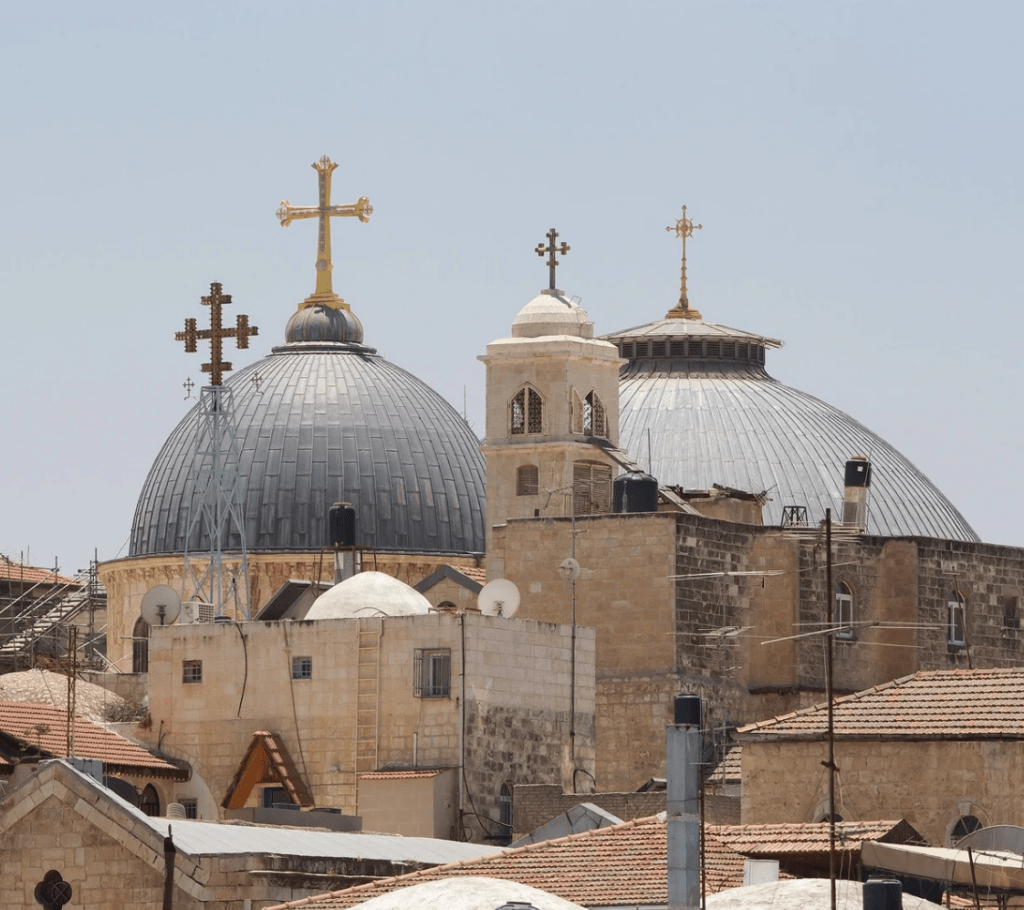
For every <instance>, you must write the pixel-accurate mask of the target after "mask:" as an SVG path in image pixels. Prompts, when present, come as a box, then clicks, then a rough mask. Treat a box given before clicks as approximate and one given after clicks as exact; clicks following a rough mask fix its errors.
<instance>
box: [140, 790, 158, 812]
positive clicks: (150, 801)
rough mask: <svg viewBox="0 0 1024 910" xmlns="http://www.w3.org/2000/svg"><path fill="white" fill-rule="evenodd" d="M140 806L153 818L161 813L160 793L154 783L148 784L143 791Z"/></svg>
mask: <svg viewBox="0 0 1024 910" xmlns="http://www.w3.org/2000/svg"><path fill="white" fill-rule="evenodd" d="M139 808H140V809H141V810H142V811H143V812H145V813H146V815H148V816H150V817H151V818H155V817H156V816H158V815H159V814H160V794H159V793H157V792H156V787H154V786H153V785H152V784H146V788H145V789H144V790H143V791H142V800H141V801H140V802H139Z"/></svg>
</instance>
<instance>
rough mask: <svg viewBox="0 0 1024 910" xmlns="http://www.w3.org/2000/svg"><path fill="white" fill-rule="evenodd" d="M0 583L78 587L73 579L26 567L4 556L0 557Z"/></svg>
mask: <svg viewBox="0 0 1024 910" xmlns="http://www.w3.org/2000/svg"><path fill="white" fill-rule="evenodd" d="M0 581H14V582H24V583H25V584H28V585H34V584H37V583H38V582H42V583H43V584H47V585H75V586H76V587H79V586H80V585H79V583H78V582H76V581H75V580H74V579H73V578H68V577H67V576H66V575H60V574H59V573H55V572H54V570H53V569H39V568H36V567H35V566H26V565H24V564H23V563H20V562H15V561H14V560H13V559H9V558H8V557H6V556H0Z"/></svg>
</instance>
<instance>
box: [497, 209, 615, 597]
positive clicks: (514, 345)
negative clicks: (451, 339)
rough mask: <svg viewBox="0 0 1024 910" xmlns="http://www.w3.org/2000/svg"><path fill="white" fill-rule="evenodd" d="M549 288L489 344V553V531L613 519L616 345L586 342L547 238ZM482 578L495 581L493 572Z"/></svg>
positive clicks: (584, 321) (585, 327)
mask: <svg viewBox="0 0 1024 910" xmlns="http://www.w3.org/2000/svg"><path fill="white" fill-rule="evenodd" d="M547 236H548V240H549V245H548V246H544V245H543V244H540V245H538V247H537V249H536V252H537V253H538V255H541V256H544V255H547V256H548V260H547V265H548V273H549V287H547V288H545V289H544V290H543V291H541V292H540V294H539V295H538V296H537V297H535V298H534V299H533V300H531V301H530V302H529V303H528V304H527V305H526V306H525V307H523V309H522V310H520V311H519V314H518V315H517V316H516V318H515V319H514V320H513V322H512V335H511V337H510V338H502V339H499V340H497V341H493V342H491V343H490V344H489V345H487V353H486V354H484V355H483V356H481V357H480V358H479V359H480V360H481V361H482V362H483V363H484V364H486V367H487V420H486V435H485V437H484V441H483V444H482V445H481V447H480V451H481V452H482V453H483V456H484V459H485V460H486V462H487V552H488V556H490V553H491V549H492V547H491V539H492V529H493V528H494V527H495V526H496V525H500V524H503V523H504V522H505V521H506V520H507V519H509V518H533V517H565V516H570V515H573V514H575V515H576V516H577V517H579V516H582V515H593V514H599V513H602V512H610V511H611V496H612V478H613V477H614V476H615V475H616V474H617V473H618V468H617V466H616V463H615V462H614V461H613V460H612V459H611V458H610V457H609V456H608V455H607V454H606V449H607V447H608V446H609V445H611V446H616V445H617V444H618V436H619V366H620V364H621V363H622V360H621V359H620V357H619V352H618V349H617V348H616V347H615V345H613V344H610V343H609V342H607V341H601V340H599V339H595V338H594V324H593V323H592V322H591V321H590V317H589V316H587V314H586V312H585V311H584V310H583V308H582V307H580V306H579V305H578V304H576V303H574V302H573V301H572V300H570V299H568V298H567V297H566V295H565V293H564V291H561V290H559V289H558V288H556V287H555V268H556V266H557V265H558V260H556V258H555V254H556V253H560V254H562V255H565V254H566V253H568V252H569V246H568V244H565V243H562V244H561V245H560V246H558V247H556V246H555V240H556V238H557V237H558V232H557V231H555V229H554V228H552V229H551V230H550V231H549V232H548V235H547ZM488 572H489V574H490V575H491V576H493V577H498V575H500V572H501V567H500V566H492V565H491V562H490V559H488Z"/></svg>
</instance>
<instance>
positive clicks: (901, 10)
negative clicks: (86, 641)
mask: <svg viewBox="0 0 1024 910" xmlns="http://www.w3.org/2000/svg"><path fill="white" fill-rule="evenodd" d="M1022 33H1024V5H1022V4H1015V3H1010V2H1005V3H991V2H989V3H986V2H972V3H967V2H962V3H950V2H943V0H920V2H917V0H914V2H892V0H886V2H872V0H862V2H842V3H840V2H817V3H812V2H808V0H802V2H788V0H778V2H771V3H769V2H741V0H718V2H690V0H673V2H642V0H635V2H630V3H624V2H620V3H609V2H602V0H581V2H574V0H561V2H559V0H549V2H546V3H534V2H505V3H497V2H491V3H485V2H466V3H463V2H444V0H438V2H435V3H431V4H425V3H417V2H387V0H382V2H377V3H365V2H362V3H348V2H334V3H316V4H313V3H303V2H290V3H287V4H284V3H279V4H270V3H257V2H253V3H241V2H235V3H232V2H221V3H193V2H175V3H173V4H139V3H124V4H121V3H105V2H97V3H94V4H73V3H39V4H28V3H21V4H18V5H17V6H16V5H14V4H9V5H8V6H7V8H6V10H5V22H4V29H3V30H2V32H0V84H2V85H3V95H2V97H3V106H2V108H0V115H2V118H3V129H2V130H0V137H2V138H0V181H2V182H3V187H4V193H3V195H4V197H5V199H6V203H5V209H6V211H5V217H4V218H3V219H2V220H0V299H2V312H3V314H4V342H5V343H4V346H3V355H2V357H0V378H2V380H3V389H4V393H5V407H4V412H5V415H6V421H5V424H6V426H7V432H6V444H5V445H4V446H3V448H2V450H0V451H2V454H0V477H2V483H3V487H2V490H3V495H2V500H0V502H2V505H0V553H3V554H6V555H8V556H13V557H15V558H25V559H27V560H28V561H30V562H31V563H32V564H35V565H44V566H47V565H48V566H52V565H54V564H58V565H60V566H61V568H62V569H63V570H64V571H74V570H76V569H80V568H84V567H85V566H86V565H87V563H88V561H89V559H90V558H92V557H93V554H94V553H96V554H98V556H99V559H100V560H107V559H112V558H114V557H115V556H116V555H118V553H121V554H122V555H124V554H125V553H126V552H127V549H126V548H125V549H123V550H122V547H123V546H124V544H125V542H126V540H127V537H128V534H129V531H130V528H131V522H132V517H133V515H134V511H135V503H136V499H137V496H138V494H139V491H140V490H141V488H142V484H143V481H144V479H145V476H146V474H147V472H148V470H149V468H150V466H151V464H152V462H153V459H154V458H155V457H156V455H157V453H158V451H159V449H160V447H161V445H162V444H163V441H164V440H165V439H166V437H167V435H168V434H169V433H170V431H171V430H172V429H173V427H174V426H175V425H176V424H177V423H178V421H179V420H181V418H182V417H183V416H184V415H185V413H186V412H187V410H188V407H189V405H190V404H191V402H188V401H186V400H184V395H185V391H184V389H183V387H182V384H183V383H184V382H185V380H186V379H188V378H191V379H192V380H193V381H194V382H197V383H199V382H201V381H202V376H201V374H200V364H201V363H202V362H203V361H205V360H206V359H208V357H207V356H206V355H205V354H204V351H203V348H200V352H199V353H196V354H187V353H185V351H184V349H183V347H182V345H181V344H180V343H179V342H176V341H175V340H174V333H175V332H176V331H178V330H180V329H181V328H182V327H183V323H184V320H185V319H186V318H187V317H196V318H197V319H199V321H200V323H201V324H202V322H203V319H204V317H206V316H207V311H206V310H205V309H204V308H203V307H202V306H201V305H200V302H199V298H200V297H201V296H202V295H204V294H206V293H208V288H209V284H210V282H212V281H219V282H222V284H223V286H224V291H225V293H229V294H231V295H232V297H233V300H234V303H233V304H232V306H231V307H229V308H228V309H227V310H226V315H227V319H228V320H230V321H231V322H233V321H234V315H235V314H237V313H247V314H248V316H249V319H250V322H251V323H252V324H255V325H257V326H258V327H259V336H258V337H257V338H254V339H252V342H251V347H250V349H249V350H248V351H237V350H235V349H234V346H233V345H232V344H230V343H229V344H228V348H227V354H226V357H227V359H230V360H231V361H232V362H233V363H234V365H235V367H236V368H237V367H239V366H242V365H245V364H247V363H250V362H253V361H255V360H257V359H259V358H260V357H262V356H264V355H266V354H268V353H269V351H270V348H271V347H272V346H273V345H275V344H279V343H281V342H282V341H283V333H284V326H285V323H286V322H287V320H288V318H289V316H290V315H291V313H292V312H294V310H295V308H296V306H297V304H298V303H299V302H300V301H301V300H302V299H303V298H305V297H306V296H307V295H308V294H309V293H311V292H312V290H313V286H314V281H315V275H314V271H313V263H314V261H315V258H316V257H315V243H316V239H315V233H316V231H315V227H314V226H313V225H314V223H312V222H296V223H293V224H292V225H291V226H290V227H289V228H287V229H282V228H281V226H280V225H279V224H278V222H277V220H276V218H275V217H274V213H275V211H276V209H277V207H278V205H279V203H280V201H281V200H282V199H288V200H290V201H291V202H292V203H294V204H314V203H315V201H316V175H315V173H314V172H313V170H312V169H311V168H310V164H311V163H312V162H313V161H315V160H317V159H318V158H320V156H322V155H325V154H326V155H329V156H330V157H331V158H332V159H334V160H335V161H337V162H339V165H340V166H339V168H338V169H337V170H336V171H335V172H334V177H333V191H334V192H333V199H334V201H335V202H339V203H341V202H354V201H355V200H356V199H357V198H358V197H359V196H367V197H369V199H370V202H371V204H372V205H373V208H374V213H373V216H372V219H371V220H370V222H369V223H367V224H361V223H359V222H358V221H356V220H355V219H337V220H335V221H334V223H333V226H332V240H333V249H334V273H333V275H334V287H335V291H336V292H337V293H338V294H340V295H341V296H342V297H344V298H345V299H346V300H347V301H348V302H349V303H350V304H351V305H352V308H353V310H354V311H355V312H356V314H357V315H358V316H359V318H360V319H361V320H362V323H363V325H364V328H365V332H366V335H365V341H366V343H367V344H370V345H372V346H374V347H376V348H377V349H378V350H379V351H380V353H382V354H383V355H384V356H386V357H387V358H388V359H389V360H391V361H393V362H394V363H397V364H399V365H400V366H402V367H404V368H405V369H407V370H409V371H410V372H412V373H413V374H415V375H417V376H418V377H420V378H421V379H422V380H424V381H425V382H427V383H428V384H429V385H431V386H433V387H434V388H435V389H437V390H438V391H439V392H440V393H441V394H442V395H444V396H445V397H446V398H447V399H448V400H449V401H450V402H451V403H452V404H453V405H454V406H455V407H456V408H457V409H458V410H460V411H463V410H465V413H466V415H467V417H468V419H469V420H470V422H471V423H472V425H473V427H474V429H475V431H476V432H477V433H478V434H482V433H483V404H484V398H483V393H484V389H483V385H484V368H483V365H482V364H480V363H479V362H478V361H477V360H476V358H477V356H478V355H480V354H482V353H483V352H484V350H485V348H486V345H487V343H488V342H490V341H492V340H494V339H497V338H501V337H505V336H507V335H508V333H509V327H510V325H511V321H512V319H513V318H514V316H515V314H516V313H517V312H518V310H519V309H520V308H521V307H522V306H523V305H524V304H526V303H527V302H528V301H529V300H530V299H531V298H532V297H534V296H535V294H536V293H537V291H539V290H540V289H541V288H542V287H546V286H547V269H546V267H545V265H544V263H543V261H542V260H541V259H540V257H538V256H537V255H536V254H535V253H534V252H533V250H534V247H536V245H537V244H538V243H541V242H544V241H545V237H544V235H545V232H546V231H547V230H548V229H549V228H551V227H556V228H557V229H558V230H559V232H560V238H559V241H560V242H561V241H565V242H567V243H569V245H570V246H571V250H570V252H569V254H568V255H566V256H565V257H564V259H563V263H562V265H561V267H560V269H559V273H558V276H559V279H558V284H559V287H561V288H563V289H565V290H566V292H567V293H568V294H570V295H575V296H578V297H579V298H580V299H581V302H582V305H583V307H584V308H585V309H586V310H587V312H588V313H589V315H590V316H591V318H592V319H593V321H594V323H595V327H596V332H597V334H603V333H606V332H612V331H615V330H617V329H622V328H625V327H629V326H634V325H639V324H642V323H645V322H650V321H653V320H655V319H659V318H661V316H662V315H663V314H664V313H665V311H666V310H667V309H669V308H670V307H671V306H673V305H674V304H675V302H676V299H677V297H678V290H679V289H678V280H679V241H678V240H677V238H676V237H675V236H674V234H671V233H667V232H666V231H665V227H666V226H668V225H670V224H674V222H675V219H676V218H678V217H679V215H680V210H681V206H683V205H684V204H685V205H686V206H688V214H689V215H690V216H691V217H692V218H693V220H694V221H695V222H697V223H700V224H702V225H703V228H702V229H701V230H700V231H698V232H696V233H695V236H694V238H693V239H692V240H691V241H690V242H689V244H688V274H689V293H690V301H691V304H692V305H693V306H695V307H696V308H697V309H699V310H700V311H701V312H702V313H703V315H704V317H705V319H707V320H709V321H711V322H718V323H721V324H724V325H728V326H733V327H736V328H741V329H744V330H747V331H751V332H757V333H761V334H764V335H767V336H770V337H774V338H779V339H782V340H784V341H785V343H786V346H785V348H784V349H782V350H781V351H770V352H769V354H768V363H767V367H768V370H769V372H770V373H771V374H772V375H773V376H774V377H775V378H776V379H778V380H780V381H782V382H785V383H786V384H788V385H791V386H794V387H796V388H798V389H801V390H803V391H805V392H809V393H811V394H813V395H816V396H817V397H819V398H822V399H824V400H825V401H828V402H830V403H831V404H833V405H835V406H837V407H839V408H840V409H842V410H844V411H846V412H847V413H849V414H851V415H852V416H854V417H855V418H856V419H858V420H859V421H861V422H862V423H864V424H865V425H866V426H868V427H869V428H870V429H872V430H873V431H874V432H876V433H878V434H879V435H880V436H882V437H883V438H885V439H887V440H888V441H889V442H890V443H891V444H893V445H894V446H895V447H896V448H897V449H899V450H900V451H901V452H903V454H904V455H906V456H907V457H908V458H909V459H910V460H911V461H912V462H913V463H914V464H916V465H917V467H918V468H919V469H921V470H922V471H923V472H924V473H925V474H926V475H927V476H928V477H929V478H930V479H931V480H932V481H933V482H934V483H935V484H936V485H937V486H938V487H939V488H940V489H941V490H942V491H943V492H944V493H945V494H946V495H947V496H948V498H949V499H950V500H951V501H952V502H953V503H954V505H956V506H957V507H958V508H959V509H960V511H961V512H962V513H963V514H964V516H965V517H966V518H967V520H968V521H969V522H970V523H971V524H972V525H973V527H974V528H975V530H976V531H977V532H978V533H979V535H980V536H981V538H982V539H983V540H985V541H988V542H992V543H1001V544H1010V545H1016V546H1024V520H1022V519H1024V482H1022V479H1021V477H1020V470H1019V464H1020V457H1019V452H1020V447H1021V440H1022V435H1024V434H1022V430H1021V423H1020V416H1019V407H1018V405H1017V395H1018V389H1019V384H1020V370H1019V362H1020V353H1019V352H1020V349H1021V341H1020V339H1021V337H1022V335H1024V332H1022V328H1024V315H1022V307H1021V299H1020V298H1021V290H1020V283H1021V279H1020V268H1019V260H1018V258H1017V257H1018V255H1019V253H1018V250H1019V249H1020V248H1021V245H1022V241H1024V225H1022V221H1021V219H1020V217H1019V213H1020V211H1021V208H1022V205H1021V203H1022V201H1024V200H1022V195H1024V194H1022V187H1024V181H1022V176H1021V173H1022V171H1021V146H1022V132H1024V122H1022V106H1021V102H1020V86H1021V85H1022V84H1024V79H1022V76H1024V72H1022V71H1024V62H1022V61H1024V55H1021V53H1020V49H1019V40H1020V35H1021V34H1022ZM1014 339H1017V340H1014ZM206 351H207V353H208V348H207V349H206Z"/></svg>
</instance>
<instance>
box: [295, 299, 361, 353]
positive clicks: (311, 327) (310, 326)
mask: <svg viewBox="0 0 1024 910" xmlns="http://www.w3.org/2000/svg"><path fill="white" fill-rule="evenodd" d="M284 339H285V341H287V342H293V341H352V342H355V343H356V344H359V343H360V342H362V340H363V324H362V323H361V322H360V321H359V317H358V316H356V314H355V313H353V312H352V311H351V310H347V309H345V308H344V307H333V306H324V305H323V304H317V305H315V306H304V307H302V308H301V309H300V310H299V311H298V312H296V313H295V314H293V316H292V318H291V319H289V320H288V325H287V326H286V328H285V330H284Z"/></svg>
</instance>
